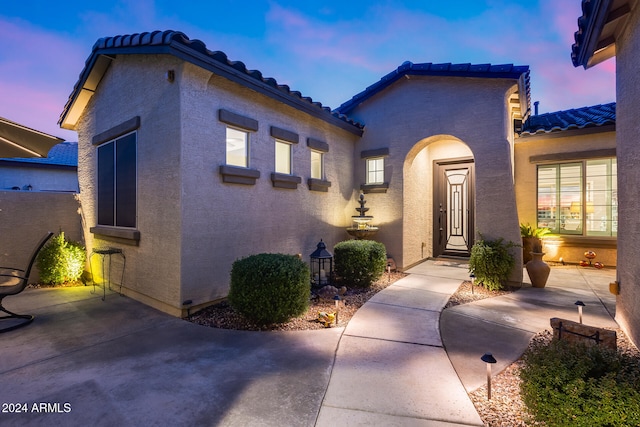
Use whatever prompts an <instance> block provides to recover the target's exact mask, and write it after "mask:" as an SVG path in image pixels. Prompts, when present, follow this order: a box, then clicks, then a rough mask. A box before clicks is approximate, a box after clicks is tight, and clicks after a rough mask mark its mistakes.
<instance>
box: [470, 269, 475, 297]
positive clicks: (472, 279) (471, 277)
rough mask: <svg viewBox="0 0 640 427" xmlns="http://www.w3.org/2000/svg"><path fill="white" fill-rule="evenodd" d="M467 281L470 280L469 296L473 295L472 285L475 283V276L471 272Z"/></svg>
mask: <svg viewBox="0 0 640 427" xmlns="http://www.w3.org/2000/svg"><path fill="white" fill-rule="evenodd" d="M469 279H471V295H473V283H474V282H475V281H476V275H475V274H473V272H471V274H469Z"/></svg>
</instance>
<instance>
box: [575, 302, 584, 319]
mask: <svg viewBox="0 0 640 427" xmlns="http://www.w3.org/2000/svg"><path fill="white" fill-rule="evenodd" d="M575 305H577V306H578V318H579V319H580V323H581V324H582V307H584V306H585V304H584V303H583V302H582V301H576V302H575Z"/></svg>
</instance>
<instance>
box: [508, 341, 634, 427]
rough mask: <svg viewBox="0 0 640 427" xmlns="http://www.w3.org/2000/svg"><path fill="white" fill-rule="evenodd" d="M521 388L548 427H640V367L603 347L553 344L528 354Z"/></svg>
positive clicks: (555, 342)
mask: <svg viewBox="0 0 640 427" xmlns="http://www.w3.org/2000/svg"><path fill="white" fill-rule="evenodd" d="M523 360H524V366H523V368H522V370H521V371H520V377H521V379H522V382H521V385H520V388H521V394H522V398H523V401H524V403H525V405H526V406H527V408H528V410H529V412H530V413H531V415H532V416H534V417H535V419H536V420H538V421H545V422H546V425H548V426H567V425H571V426H585V427H586V426H589V427H591V426H631V425H634V426H635V425H640V391H639V390H640V367H639V366H638V363H637V361H634V359H633V358H631V357H629V356H625V355H623V354H621V353H617V352H615V351H612V350H608V349H605V348H601V347H599V346H592V347H585V346H584V345H582V346H581V345H575V344H574V345H571V344H568V343H566V342H565V341H553V342H551V343H550V344H549V345H548V346H541V347H538V348H536V349H533V350H529V351H527V352H526V353H525V355H524V357H523Z"/></svg>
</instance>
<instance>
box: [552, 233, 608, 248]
mask: <svg viewBox="0 0 640 427" xmlns="http://www.w3.org/2000/svg"><path fill="white" fill-rule="evenodd" d="M542 242H543V243H544V244H550V245H560V244H561V245H562V246H568V247H587V246H588V247H589V248H610V249H615V248H617V247H618V239H617V237H595V236H570V235H562V234H554V235H549V236H545V237H543V238H542Z"/></svg>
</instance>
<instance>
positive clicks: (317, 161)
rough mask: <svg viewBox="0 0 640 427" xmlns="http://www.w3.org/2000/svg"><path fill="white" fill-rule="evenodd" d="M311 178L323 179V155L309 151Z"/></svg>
mask: <svg viewBox="0 0 640 427" xmlns="http://www.w3.org/2000/svg"><path fill="white" fill-rule="evenodd" d="M311 178H313V179H324V153H322V152H320V151H315V150H311Z"/></svg>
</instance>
